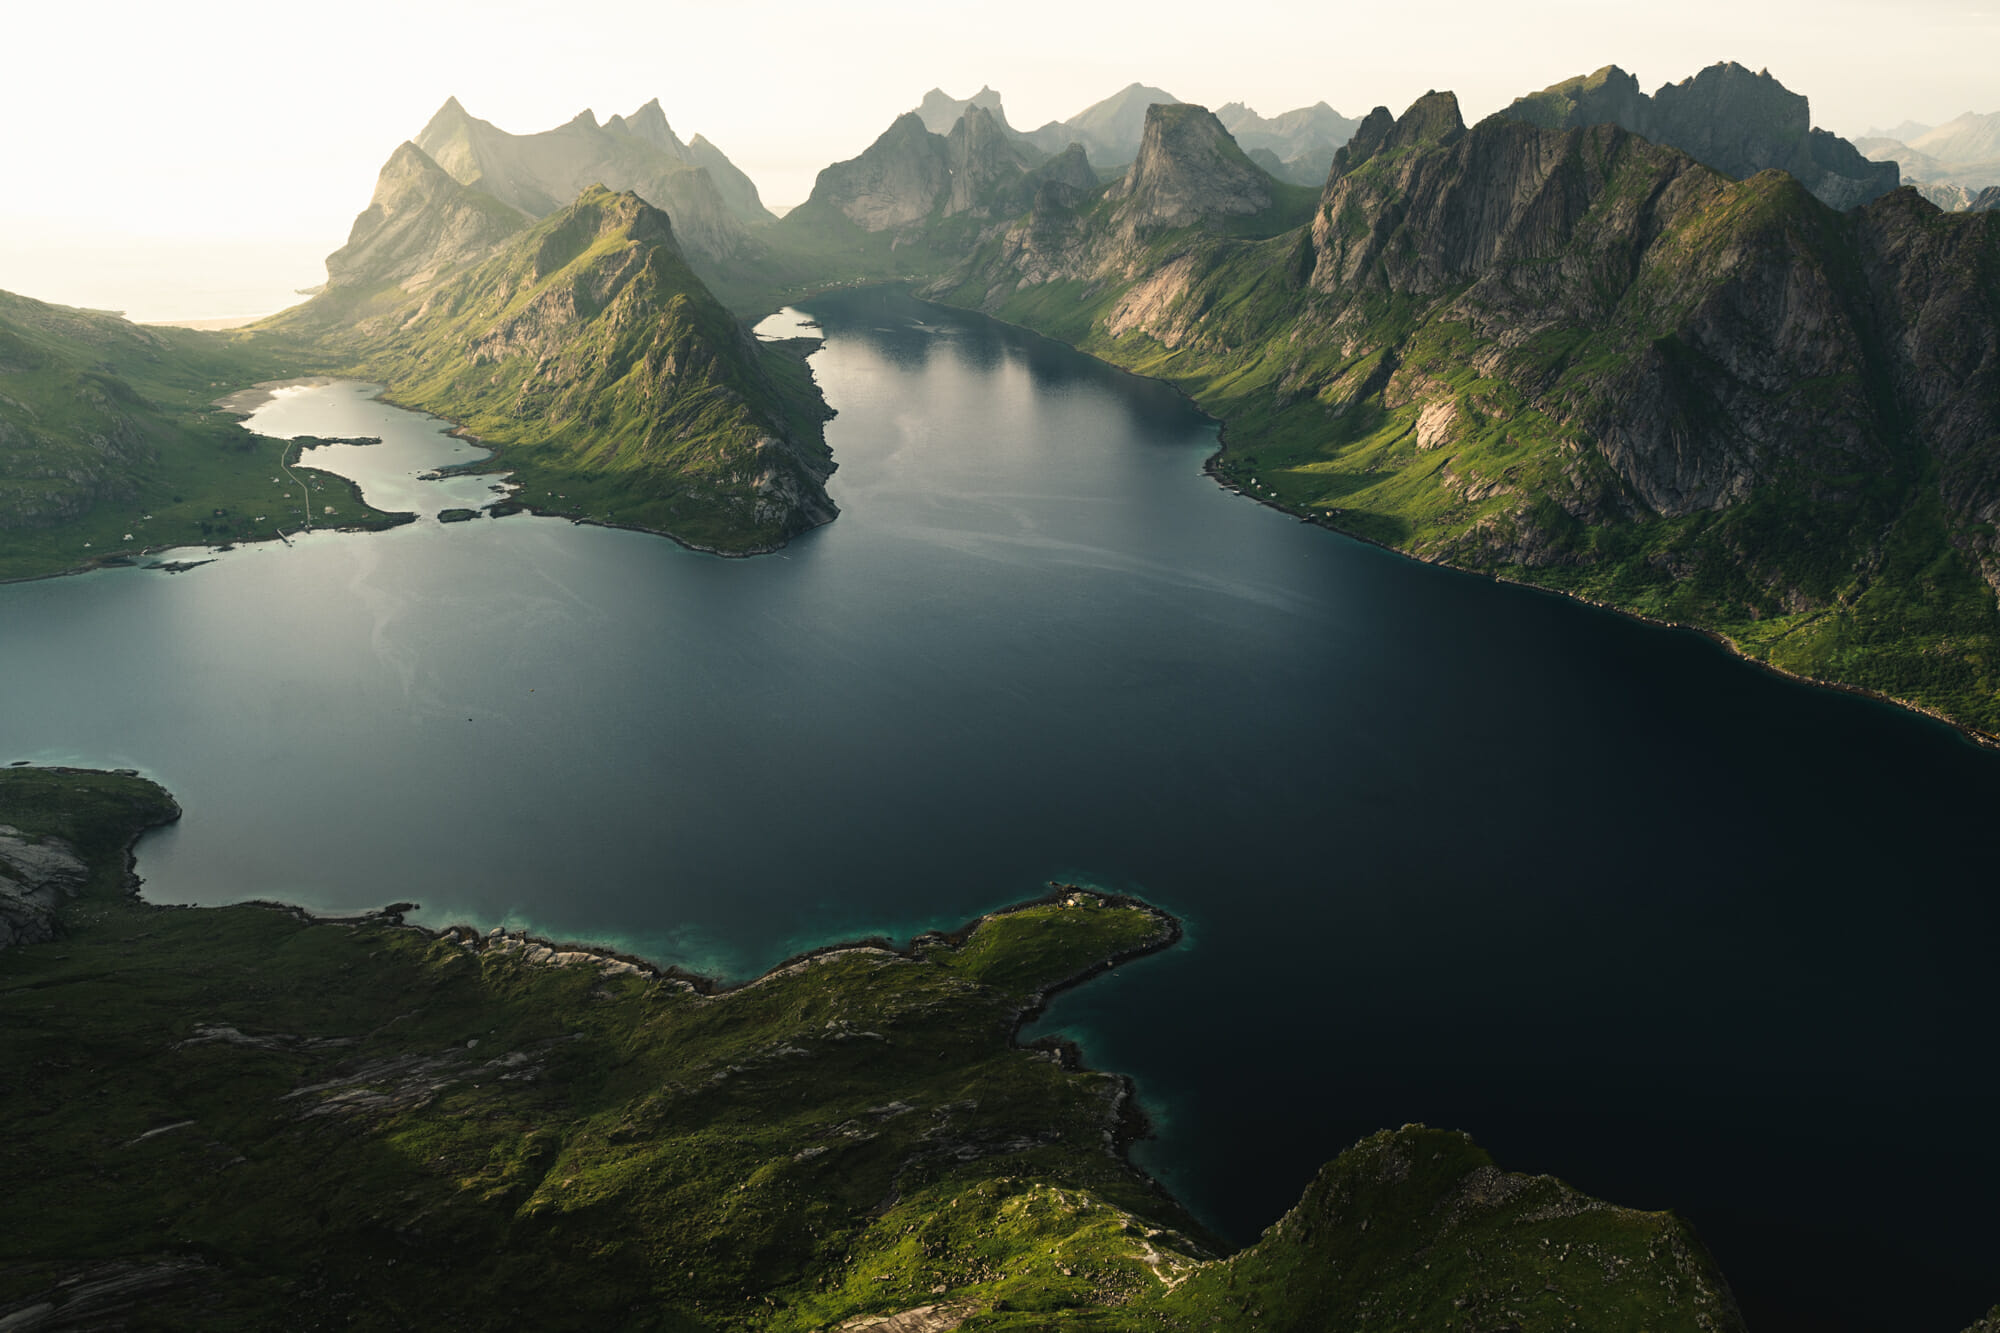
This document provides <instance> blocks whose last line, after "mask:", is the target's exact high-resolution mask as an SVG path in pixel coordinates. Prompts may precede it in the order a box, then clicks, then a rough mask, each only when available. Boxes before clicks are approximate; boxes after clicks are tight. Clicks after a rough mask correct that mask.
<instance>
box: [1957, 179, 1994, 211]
mask: <svg viewBox="0 0 2000 1333" xmlns="http://www.w3.org/2000/svg"><path fill="white" fill-rule="evenodd" d="M1995 209H2000V185H1989V186H1987V187H1986V188H1985V189H1983V190H1981V191H1980V192H1979V193H1978V194H1977V195H1975V196H1973V198H1972V200H1971V201H1970V202H1969V203H1967V204H1966V206H1965V211H1966V212H1968V213H1991V212H1993V211H1994V210H1995Z"/></svg>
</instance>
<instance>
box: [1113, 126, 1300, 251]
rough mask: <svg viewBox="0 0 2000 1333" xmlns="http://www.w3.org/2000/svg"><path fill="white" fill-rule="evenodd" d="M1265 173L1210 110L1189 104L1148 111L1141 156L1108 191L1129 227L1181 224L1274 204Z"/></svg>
mask: <svg viewBox="0 0 2000 1333" xmlns="http://www.w3.org/2000/svg"><path fill="white" fill-rule="evenodd" d="M1271 187H1272V181H1271V177H1270V176H1269V174H1267V173H1266V172H1265V171H1264V170H1263V168H1261V167H1259V166H1258V165H1257V164H1256V163H1254V162H1252V161H1251V160H1250V159H1249V158H1248V157H1247V156H1245V154H1244V152H1243V150H1242V149H1241V148H1240V147H1238V146H1237V144H1236V140H1234V139H1232V138H1231V137H1230V135H1229V131H1228V130H1226V129H1224V128H1223V125H1222V122H1221V121H1220V120H1218V119H1217V118H1216V116H1215V113H1214V112H1212V111H1210V110H1209V109H1208V108H1207V107H1204V106H1196V105H1194V104H1193V103H1191V102H1173V103H1161V102H1155V103H1153V104H1151V105H1150V106H1148V107H1147V108H1146V127H1145V131H1144V133H1143V134H1142V136H1141V138H1140V140H1139V153H1138V156H1137V157H1136V158H1134V159H1133V162H1132V166H1131V169H1130V170H1128V171H1127V172H1126V173H1125V179H1124V180H1122V181H1120V182H1119V183H1118V184H1117V185H1115V186H1113V187H1112V190H1111V197H1112V198H1114V199H1118V200H1121V201H1122V202H1121V204H1120V206H1119V210H1118V211H1119V218H1120V222H1121V224H1122V225H1123V226H1124V227H1125V228H1126V229H1127V230H1138V229H1146V228H1155V227H1185V226H1192V225H1194V224H1196V223H1199V222H1203V221H1206V220H1208V219H1210V218H1214V217H1219V216H1237V217H1241V216H1246V215H1248V214H1252V213H1260V212H1262V211H1263V210H1265V209H1266V208H1269V207H1270V206H1271V200H1272V197H1273V196H1272V188H1271Z"/></svg>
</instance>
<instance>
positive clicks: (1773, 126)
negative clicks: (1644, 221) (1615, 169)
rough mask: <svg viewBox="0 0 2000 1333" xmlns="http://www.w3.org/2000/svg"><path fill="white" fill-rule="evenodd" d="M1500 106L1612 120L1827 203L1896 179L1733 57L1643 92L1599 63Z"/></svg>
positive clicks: (1510, 113) (1514, 111)
mask: <svg viewBox="0 0 2000 1333" xmlns="http://www.w3.org/2000/svg"><path fill="white" fill-rule="evenodd" d="M1500 114H1501V115H1503V116H1505V117H1508V118H1509V119H1513V120H1520V121H1525V122H1526V123H1528V124H1531V125H1534V126H1536V127H1538V128H1541V129H1550V130H1566V129H1576V128H1579V127H1581V126H1585V125H1618V126H1620V127H1622V128H1624V129H1627V130H1630V131H1631V132H1632V133H1634V134H1637V135H1640V136H1641V137H1643V138H1647V139H1650V140H1652V141H1653V142H1654V143H1658V144H1664V145H1666V146H1668V147H1670V148H1678V149H1680V150H1681V151H1682V152H1684V153H1686V154H1688V155H1689V156H1690V157H1692V158H1694V159H1695V160H1696V161H1698V162H1701V163H1704V164H1705V165H1707V166H1710V167H1713V168H1715V169H1716V170H1717V171H1720V172H1722V173H1724V174H1725V175H1729V176H1734V177H1736V178H1737V179H1739V180H1740V179H1744V178H1746V177H1750V176H1754V175H1756V174H1757V173H1758V172H1760V171H1768V170H1773V169H1776V170H1779V171H1788V172H1790V173H1791V174H1792V175H1793V176H1796V177H1797V178H1798V179H1799V180H1800V181H1801V182H1803V183H1804V184H1805V186H1806V188H1807V189H1809V190H1811V191H1812V192H1813V194H1814V195H1816V196H1818V198H1819V199H1820V201H1821V202H1823V203H1825V204H1827V205H1828V206H1830V207H1833V208H1837V209H1848V208H1854V207H1856V206H1858V205H1861V204H1865V203H1867V202H1868V201H1869V200H1871V199H1877V198H1880V197H1881V196H1882V195H1884V194H1886V193H1888V192H1889V191H1890V190H1893V189H1895V188H1896V187H1897V185H1898V184H1899V183H1900V175H1899V171H1898V168H1897V167H1896V165H1895V164H1894V163H1892V162H1871V161H1869V160H1868V159H1867V158H1865V157H1863V156H1862V155H1861V153H1860V151H1859V150H1858V149H1856V148H1855V147H1854V145H1853V144H1850V143H1848V142H1847V141H1846V140H1845V139H1842V138H1839V137H1838V136H1836V135H1833V134H1829V133H1827V132H1826V131H1825V130H1817V129H1814V128H1813V127H1812V108H1811V104H1810V103H1809V102H1808V101H1807V100H1806V98H1804V97H1802V96H1800V95H1799V94H1797V93H1794V92H1791V91H1789V90H1788V89H1786V87H1785V86H1784V85H1783V84H1781V83H1779V82H1778V81H1777V80H1776V79H1775V78H1773V77H1771V74H1770V73H1769V71H1763V70H1760V71H1758V72H1757V73H1754V74H1753V73H1751V72H1750V71H1749V70H1747V69H1745V68H1744V67H1743V66H1741V65H1738V64H1736V63H1735V62H1733V61H1730V62H1727V63H1724V64H1719V65H1711V66H1710V67H1709V68H1707V69H1705V70H1703V71H1701V73H1699V74H1697V75H1695V76H1694V77H1693V78H1690V79H1684V80H1682V81H1681V82H1680V83H1677V84H1668V85H1666V86H1665V87H1663V88H1661V89H1660V90H1659V91H1658V92H1657V93H1655V94H1653V95H1652V96H1651V97H1648V96H1647V95H1646V94H1645V93H1643V92H1641V91H1640V90H1639V81H1638V80H1637V79H1635V78H1634V77H1633V76H1632V75H1630V74H1627V73H1626V72H1625V71H1624V70H1622V69H1620V68H1618V67H1617V66H1616V65H1607V66H1605V67H1604V68H1603V69H1600V70H1598V71H1597V72H1596V73H1595V74H1591V75H1588V76H1586V77H1582V78H1576V79H1571V80H1568V81H1567V82H1564V83H1559V84H1556V85H1555V86H1554V87H1551V88H1545V89H1543V90H1542V91H1541V92H1539V93H1535V94H1532V95H1530V96H1528V97H1523V98H1520V99H1518V100H1516V101H1515V102H1514V103H1513V105H1511V106H1509V107H1508V108H1507V109H1506V110H1505V111H1502V112H1501V113H1500Z"/></svg>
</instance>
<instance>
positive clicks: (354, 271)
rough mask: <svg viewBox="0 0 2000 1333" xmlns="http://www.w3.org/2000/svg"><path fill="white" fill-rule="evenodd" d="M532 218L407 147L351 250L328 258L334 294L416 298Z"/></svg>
mask: <svg viewBox="0 0 2000 1333" xmlns="http://www.w3.org/2000/svg"><path fill="white" fill-rule="evenodd" d="M528 222H529V218H528V216H527V214H525V213H523V212H521V211H520V210H519V209H517V208H514V207H512V206H511V205H508V204H504V203H501V202H500V201H499V200H498V199H495V198H493V197H492V196H491V195H489V194H485V193H483V192H481V191H478V190H472V189H468V188H466V187H465V186H463V185H460V184H459V183H458V182H457V181H455V180H453V179H452V178H451V176H450V175H449V174H447V173H446V172H445V170H444V169H443V168H442V167H440V166H438V164H437V163H435V162H433V161H432V160H431V159H430V157H429V155H428V154H426V153H425V152H424V150H423V149H421V148H419V147H417V146H416V145H415V144H414V143H405V144H404V145H403V146H402V147H400V148H398V149H397V150H396V151H395V153H393V154H392V155H391V156H390V158H389V161H388V163H387V165H385V166H384V167H383V168H382V174H381V176H380V177H378V178H377V180H376V182H375V196H374V198H373V199H371V200H370V201H369V204H368V207H367V209H366V210H364V211H363V212H362V213H361V215H360V216H358V217H356V218H355V219H354V226H353V228H352V229H351V230H350V231H349V232H348V236H347V244H346V245H344V246H342V247H341V248H340V249H338V250H336V251H334V252H333V253H332V254H330V255H328V256H327V259H326V276H327V282H328V284H329V285H330V286H336V287H372V286H376V285H379V284H382V283H390V282H393V283H396V284H397V285H399V286H401V287H403V288H404V289H405V290H406V291H412V292H418V291H422V290H424V289H425V288H427V287H429V286H430V285H432V284H433V283H435V282H436V281H437V280H438V279H439V278H440V277H442V276H444V275H445V274H447V273H450V272H452V271H453V270H455V269H457V268H459V267H460V266H461V265H463V264H466V263H468V262H470V261H472V260H475V259H477V258H479V257H481V256H483V255H485V254H487V253H489V252H490V251H491V250H492V249H493V247H494V246H496V245H498V244H500V243H501V242H502V241H504V240H505V239H506V238H507V237H509V236H511V235H513V234H514V233H515V232H516V231H519V230H520V229H521V228H522V227H525V226H527V225H528Z"/></svg>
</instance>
